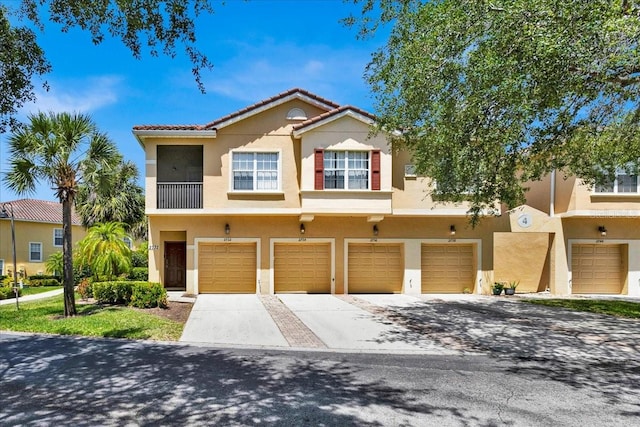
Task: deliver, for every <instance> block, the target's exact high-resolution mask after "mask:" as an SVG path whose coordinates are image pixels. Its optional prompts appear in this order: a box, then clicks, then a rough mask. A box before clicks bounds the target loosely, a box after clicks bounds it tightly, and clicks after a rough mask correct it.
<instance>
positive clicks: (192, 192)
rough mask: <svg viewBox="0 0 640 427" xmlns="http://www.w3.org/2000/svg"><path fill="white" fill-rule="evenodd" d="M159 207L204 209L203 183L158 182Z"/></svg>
mask: <svg viewBox="0 0 640 427" xmlns="http://www.w3.org/2000/svg"><path fill="white" fill-rule="evenodd" d="M158 209H202V183H201V182H163V183H158Z"/></svg>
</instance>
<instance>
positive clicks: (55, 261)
mask: <svg viewBox="0 0 640 427" xmlns="http://www.w3.org/2000/svg"><path fill="white" fill-rule="evenodd" d="M63 265H64V257H63V255H62V252H60V251H58V252H54V253H52V254H51V255H49V258H47V262H45V264H44V266H45V268H46V269H47V273H49V274H53V275H54V276H58V277H60V273H62V270H63V269H64V268H63Z"/></svg>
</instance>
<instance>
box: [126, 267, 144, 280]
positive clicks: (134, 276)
mask: <svg viewBox="0 0 640 427" xmlns="http://www.w3.org/2000/svg"><path fill="white" fill-rule="evenodd" d="M129 280H135V281H142V282H144V281H147V280H149V269H148V268H147V267H134V268H132V269H131V271H130V272H129Z"/></svg>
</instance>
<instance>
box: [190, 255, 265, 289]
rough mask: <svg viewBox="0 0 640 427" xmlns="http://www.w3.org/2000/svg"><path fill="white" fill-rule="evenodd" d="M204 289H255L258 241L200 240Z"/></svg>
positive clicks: (200, 273)
mask: <svg viewBox="0 0 640 427" xmlns="http://www.w3.org/2000/svg"><path fill="white" fill-rule="evenodd" d="M198 290H199V292H200V293H255V292H256V244H255V243H200V244H199V245H198Z"/></svg>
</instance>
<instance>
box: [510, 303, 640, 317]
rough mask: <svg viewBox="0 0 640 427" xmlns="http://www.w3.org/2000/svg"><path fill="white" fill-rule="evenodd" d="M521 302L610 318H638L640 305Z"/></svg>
mask: <svg viewBox="0 0 640 427" xmlns="http://www.w3.org/2000/svg"><path fill="white" fill-rule="evenodd" d="M522 301H523V302H528V303H530V304H540V305H546V306H550V307H562V308H568V309H571V310H577V311H587V312H590V313H600V314H610V315H612V316H618V317H627V318H631V319H639V318H640V303H637V302H632V301H623V300H603V299H523V300H522Z"/></svg>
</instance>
